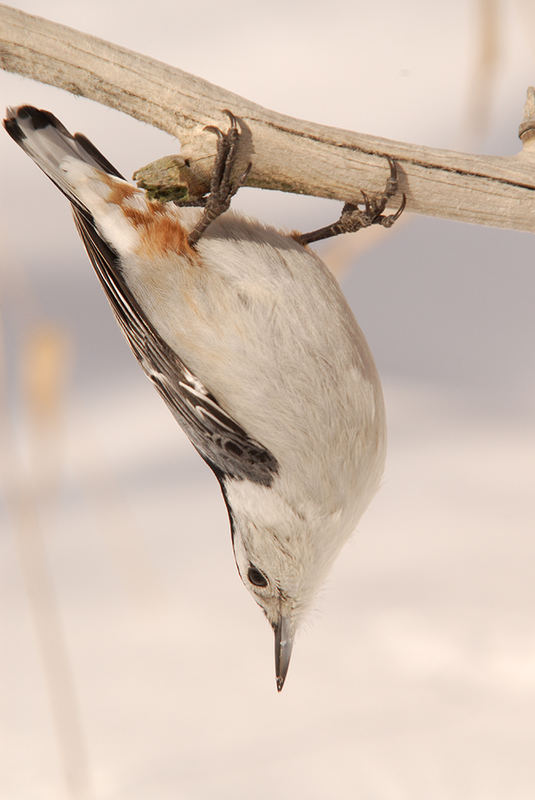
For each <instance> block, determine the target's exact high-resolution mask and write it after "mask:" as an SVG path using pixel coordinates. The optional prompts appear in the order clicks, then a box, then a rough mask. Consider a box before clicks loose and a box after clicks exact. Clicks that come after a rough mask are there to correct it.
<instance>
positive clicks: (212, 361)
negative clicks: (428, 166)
mask: <svg viewBox="0 0 535 800" xmlns="http://www.w3.org/2000/svg"><path fill="white" fill-rule="evenodd" d="M224 113H225V114H226V116H227V117H228V119H229V124H228V128H227V129H226V130H222V129H221V128H219V127H216V126H208V128H207V129H208V130H209V131H211V132H213V133H214V134H215V135H216V136H217V153H216V158H215V165H214V169H213V172H212V175H211V180H210V187H209V192H207V193H206V195H205V196H204V197H203V198H201V200H200V201H199V203H198V204H197V205H180V204H177V203H173V202H167V203H164V202H161V201H158V200H152V199H149V198H148V197H147V195H146V194H145V192H144V191H143V190H142V189H140V188H138V187H137V186H134V185H133V184H131V183H129V182H128V181H126V180H125V179H124V178H123V177H122V175H121V174H120V173H119V172H118V171H117V170H116V169H115V167H113V165H112V164H110V162H109V161H108V160H107V159H106V157H105V156H103V155H102V154H101V153H100V151H99V150H98V149H97V148H96V147H95V145H94V144H93V143H92V142H91V141H90V140H89V139H88V138H87V137H86V136H84V135H83V134H80V133H76V134H74V135H72V134H71V133H70V132H69V131H68V130H67V128H65V126H64V125H63V124H62V123H61V122H60V121H59V120H58V119H57V118H56V117H55V116H54V115H53V114H52V113H51V112H50V111H45V110H41V109H37V108H35V107H33V106H29V105H21V106H19V107H16V108H8V109H7V111H6V118H5V119H4V127H5V129H6V131H7V133H8V134H9V135H10V136H11V138H12V139H13V140H14V141H15V142H16V143H17V144H18V145H20V147H21V148H22V149H23V150H24V152H25V153H27V155H29V156H30V158H32V159H33V161H34V162H35V163H36V164H37V166H38V167H40V169H41V170H42V171H43V172H44V173H45V174H46V175H47V176H48V178H50V180H52V181H53V183H54V184H55V185H56V186H57V188H58V189H59V190H60V191H61V192H62V193H63V194H64V195H65V196H66V198H67V199H68V200H69V201H70V203H71V206H72V211H73V216H74V221H75V224H76V227H77V229H78V232H79V234H80V237H81V239H82V242H83V244H84V246H85V249H86V251H87V253H88V255H89V259H90V261H91V263H92V266H93V268H94V270H95V272H96V274H97V276H98V279H99V281H100V283H101V285H102V288H103V290H104V292H105V294H106V296H107V298H108V300H109V303H110V305H111V307H112V310H113V312H114V314H115V317H116V319H117V321H118V323H119V326H120V327H121V329H122V332H123V334H124V335H125V337H126V339H127V341H128V343H129V345H130V347H131V349H132V351H133V353H134V355H135V356H136V358H137V360H138V361H139V363H140V364H141V367H142V368H143V370H144V372H145V373H146V375H147V376H148V378H149V379H150V380H151V381H152V383H153V384H154V386H155V387H156V389H157V391H158V392H159V393H160V395H161V396H162V398H163V400H164V401H165V403H166V404H167V406H168V407H169V409H170V411H171V412H172V414H173V415H174V417H175V419H176V421H177V422H178V424H179V425H180V426H181V427H182V428H183V430H184V431H185V433H186V434H187V436H188V437H189V439H190V441H191V443H192V444H193V447H194V448H195V449H196V450H197V451H198V453H199V454H200V456H201V457H202V458H203V459H204V460H205V462H206V463H207V464H208V465H209V467H210V468H211V469H212V471H213V472H214V474H215V476H216V478H217V480H218V482H219V485H220V488H221V491H222V495H223V498H224V501H225V504H226V508H227V512H228V517H229V522H230V531H231V540H232V546H233V551H234V558H235V562H236V566H237V569H238V573H239V575H240V578H241V580H242V582H243V584H244V585H245V587H246V588H247V590H248V591H249V592H250V594H251V595H252V597H253V599H254V600H255V601H256V603H257V604H258V605H259V606H260V608H261V609H262V611H263V612H264V615H265V616H266V618H267V620H268V622H269V624H270V625H271V627H272V629H273V632H274V638H275V677H276V687H277V690H278V691H279V692H280V691H281V690H282V688H283V685H284V683H285V680H286V675H287V672H288V667H289V663H290V657H291V653H292V647H293V641H294V637H295V634H296V631H297V629H298V627H299V625H300V623H301V622H302V620H303V618H304V617H305V616H306V614H307V612H308V611H309V609H310V608H311V605H312V603H313V600H314V597H315V595H316V593H317V591H318V589H319V587H320V586H321V585H322V584H323V582H324V581H325V579H326V576H327V574H328V571H329V569H330V567H331V565H332V564H333V561H334V560H335V558H336V556H337V555H338V554H339V552H340V550H341V548H342V546H343V545H344V543H345V542H346V541H347V539H348V538H349V536H350V535H351V533H352V532H353V531H354V529H355V527H356V525H357V523H358V521H359V519H360V517H361V515H362V513H363V512H364V510H365V509H366V507H367V506H368V504H369V502H370V501H371V499H372V497H373V496H374V494H375V493H376V491H377V489H378V487H379V485H380V482H381V478H382V474H383V469H384V462H385V451H386V418H385V407H384V401H383V394H382V388H381V382H380V379H379V375H378V372H377V369H376V367H375V364H374V360H373V357H372V354H371V352H370V349H369V347H368V344H367V342H366V339H365V337H364V334H363V333H362V331H361V330H360V328H359V326H358V324H357V322H356V320H355V317H354V315H353V313H352V311H351V309H350V308H349V305H348V303H347V302H346V300H345V298H344V296H343V293H342V291H341V289H340V287H339V285H338V283H337V281H336V280H335V278H334V277H333V276H332V274H331V273H330V272H329V270H328V269H327V267H326V266H325V264H324V263H323V262H322V260H321V259H320V258H319V256H318V255H317V254H316V253H315V252H314V251H313V250H312V249H311V248H310V247H309V245H310V243H312V242H314V241H318V240H320V239H322V238H326V237H328V236H334V235H337V234H339V233H343V232H350V231H357V230H359V229H360V228H363V227H367V226H369V225H372V224H378V225H381V226H383V227H385V228H389V227H390V226H391V225H392V224H393V223H394V222H395V221H396V219H397V218H398V217H399V215H400V214H401V212H402V211H403V208H404V206H405V196H404V195H403V198H402V202H401V205H400V206H399V208H398V209H397V211H396V212H395V213H393V214H384V213H383V212H384V210H385V207H386V205H387V203H388V201H389V200H390V198H391V197H392V196H393V195H394V194H395V193H396V191H397V190H398V180H397V165H396V163H395V162H394V161H392V160H391V159H390V158H389V157H387V158H388V163H389V166H390V172H389V176H388V178H387V181H386V185H385V190H384V192H383V193H381V194H377V195H367V194H365V193H364V192H362V193H361V199H360V200H359V202H357V203H356V204H355V203H346V204H345V205H344V207H343V211H342V214H341V216H340V219H339V220H338V221H337V222H335V223H333V224H331V225H328V226H325V227H324V228H321V229H318V230H317V231H312V232H311V233H309V234H298V233H295V232H293V233H288V232H285V231H281V230H278V229H276V228H274V227H270V226H268V225H264V224H262V223H261V222H258V221H256V220H253V219H249V218H247V217H245V216H243V215H240V214H238V213H236V212H234V211H232V210H231V209H230V201H231V198H232V197H233V196H234V194H235V193H236V191H237V190H238V188H239V187H240V185H242V184H243V183H244V182H245V179H246V177H247V172H248V170H249V168H250V165H248V167H247V169H246V170H245V172H243V171H242V172H241V173H239V174H237V175H236V172H237V166H236V165H237V161H238V154H239V150H240V138H241V134H242V126H241V123H240V120H239V118H238V117H236V116H235V115H234V114H233V113H232V112H231V111H229V110H224Z"/></svg>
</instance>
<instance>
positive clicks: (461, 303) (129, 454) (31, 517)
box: [0, 0, 535, 800]
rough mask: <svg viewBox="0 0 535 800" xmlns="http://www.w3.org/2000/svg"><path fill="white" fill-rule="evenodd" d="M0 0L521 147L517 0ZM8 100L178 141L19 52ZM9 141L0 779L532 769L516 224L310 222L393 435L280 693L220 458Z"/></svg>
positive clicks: (500, 774) (525, 405) (289, 222)
mask: <svg viewBox="0 0 535 800" xmlns="http://www.w3.org/2000/svg"><path fill="white" fill-rule="evenodd" d="M15 5H16V6H17V7H18V8H21V9H23V10H25V11H29V12H30V13H35V14H41V15H44V16H47V17H49V18H50V19H54V20H56V21H58V22H62V23H64V24H66V25H70V26H72V27H76V28H79V29H81V30H83V31H86V32H89V33H93V34H95V35H97V36H100V37H102V38H105V39H109V40H111V41H114V42H117V43H119V44H121V45H123V46H126V47H128V48H130V49H133V50H139V51H141V52H143V53H147V54H149V55H151V56H154V57H156V58H159V59H161V60H162V61H166V62H169V63H171V64H174V65H176V66H178V67H180V68H182V69H184V70H187V71H189V72H192V73H195V74H197V75H200V76H202V77H204V78H206V79H208V80H210V81H212V82H214V83H217V84H219V85H221V86H224V87H226V88H227V89H229V90H232V91H234V92H237V93H239V94H242V95H244V96H246V97H248V98H250V99H251V100H253V101H255V102H258V103H261V104H263V105H265V106H267V107H270V108H274V109H277V110H279V111H282V112H285V113H288V114H291V115H293V116H297V117H303V118H307V119H312V120H314V121H316V122H323V123H326V124H330V125H336V126H339V127H345V128H350V129H354V130H357V131H362V132H367V133H373V134H377V135H380V136H385V137H388V138H392V139H400V140H404V141H409V142H410V141H412V142H418V143H421V144H426V145H430V146H437V147H446V148H449V149H458V150H462V149H465V150H472V151H479V152H486V153H492V154H497V155H508V154H511V153H514V152H516V151H517V150H518V149H519V142H518V139H517V127H518V124H519V122H520V120H521V116H522V106H523V102H524V97H525V91H526V88H527V86H528V85H529V84H532V83H534V82H535V50H534V47H533V30H534V27H535V12H534V11H533V6H532V4H531V2H530V0H525V1H524V2H523V1H522V0H516V1H515V0H509V2H507V0H502V2H499V0H496V2H490V0H489V2H483V0H481V1H476V0H471V1H470V2H465V0H456V1H454V2H451V0H450V1H449V2H443V1H442V0H439V2H435V3H429V2H428V0H425V1H424V0H405V2H403V3H399V2H394V0H383V2H381V3H377V4H373V3H369V2H364V1H363V0H353V2H351V3H350V2H337V1H336V0H334V1H333V2H330V3H329V4H324V3H321V4H320V3H317V4H314V3H305V2H303V1H302V0H298V1H297V2H294V3H288V2H284V3H283V2H280V1H279V0H272V2H270V3H269V4H268V3H265V4H259V5H252V4H251V3H250V2H241V1H240V0H228V2H225V3H220V2H217V3H216V2H213V0H207V2H204V3H197V4H195V3H188V4H186V3H181V2H173V3H171V2H165V0H153V2H151V3H150V4H147V3H140V2H135V1H134V0H129V1H128V2H126V0H120V1H119V2H115V3H113V4H111V3H104V2H103V0H94V2H92V3H84V4H82V3H73V2H72V0H65V2H54V0H48V2H38V1H37V0H34V1H33V2H32V1H31V0H28V2H19V3H15ZM483 7H486V8H487V12H489V13H490V12H492V9H494V12H493V13H494V19H495V20H496V31H497V45H498V47H497V51H496V52H495V53H494V54H493V52H492V48H491V49H490V52H489V56H490V60H489V61H488V62H487V64H486V67H485V68H483V66H482V64H483V62H482V54H483V53H484V45H485V43H487V44H488V42H489V41H490V40H489V39H488V37H487V36H486V34H485V25H486V24H488V20H489V19H491V20H492V18H493V17H492V14H491V16H490V17H489V16H488V14H487V16H486V17H485V16H483V15H482V8H483ZM485 20H486V23H485ZM491 38H492V37H491ZM0 99H1V103H2V104H3V105H19V104H20V103H24V102H25V103H31V104H34V105H37V106H39V107H42V108H48V109H50V110H51V111H53V112H54V113H55V114H56V115H57V116H59V117H60V118H61V119H62V121H63V122H64V124H65V125H66V126H67V127H68V128H70V129H71V130H81V131H84V132H85V133H86V134H87V135H88V136H89V137H90V138H91V139H92V140H94V142H95V143H96V144H97V146H98V147H99V148H100V149H102V150H103V152H104V153H105V154H106V155H107V156H108V158H109V159H110V160H111V161H112V162H113V163H115V164H116V166H117V167H118V168H119V169H120V170H121V171H122V172H124V173H126V174H131V173H132V172H133V171H134V170H135V169H136V168H137V167H139V166H140V165H142V164H146V163H147V162H149V161H152V160H154V159H155V158H157V157H159V156H161V155H165V154H168V153H170V152H176V151H177V145H176V142H174V141H173V140H172V139H171V137H169V136H167V135H165V134H163V133H161V132H158V131H154V130H152V129H151V128H149V127H148V126H144V125H142V124H141V123H138V122H136V121H135V120H132V119H129V118H127V117H126V116H123V115H120V114H118V113H117V112H114V111H112V110H110V109H107V108H103V107H100V106H98V105H97V104H95V103H91V102H89V101H87V100H84V99H81V98H74V97H71V96H69V95H67V94H66V93H64V92H61V91H59V90H56V89H53V88H50V87H45V86H41V85H39V84H37V83H33V82H31V81H29V80H27V79H24V78H21V77H18V76H11V75H7V74H5V73H0ZM471 109H472V111H471ZM474 109H475V113H474ZM0 164H1V182H0V187H1V189H0V192H1V194H0V202H1V207H0V242H1V250H2V254H3V258H2V262H1V268H2V269H1V273H0V314H1V320H2V329H1V337H2V341H1V345H2V352H1V356H2V370H3V376H2V395H1V398H0V399H1V402H2V408H1V409H0V410H1V418H0V436H1V441H0V459H1V469H2V473H1V477H2V485H1V487H0V490H1V495H0V497H1V502H2V506H1V507H0V530H1V537H0V642H1V653H0V798H2V800H33V799H34V798H35V800H41V798H43V799H45V798H46V799H47V800H48V798H54V800H56V799H57V800H68V799H69V798H74V797H76V798H87V800H142V799H143V800H145V799H146V800H206V799H207V798H218V800H241V798H254V799H255V800H257V799H258V800H264V798H265V799H266V800H267V798H272V797H275V796H276V797H278V798H281V800H286V799H287V798H296V797H299V798H305V800H324V799H325V798H345V797H358V798H362V799H363V800H404V799H405V798H407V800H420V799H421V800H424V799H425V800H427V799H428V798H433V800H442V798H444V800H446V799H447V800H449V799H450V798H455V799H456V800H495V799H497V798H500V800H501V799H502V798H503V800H524V798H525V799H526V800H528V798H529V799H530V800H531V798H532V797H533V796H534V792H535V761H534V759H533V742H534V737H535V621H534V612H535V580H534V557H535V515H534V505H535V502H534V501H535V491H534V476H535V357H534V343H535V314H534V306H535V270H534V260H533V253H532V249H533V239H532V237H531V236H529V235H528V234H524V233H517V232H512V231H500V230H494V229H485V228H478V227H475V226H474V227H472V226H467V225H461V224H454V223H448V222H444V221H441V220H434V219H427V218H422V217H416V216H413V215H410V214H408V213H407V214H405V216H404V217H403V220H402V221H400V223H398V226H397V227H396V228H394V229H392V230H391V231H389V232H385V231H379V232H377V233H376V232H373V233H372V232H369V233H367V232H363V233H362V234H359V235H358V236H357V237H355V238H354V239H352V240H351V242H349V240H348V238H347V237H346V239H345V241H344V242H341V243H334V244H330V245H329V246H326V247H324V248H323V251H322V252H323V253H324V257H325V259H326V260H327V262H328V263H330V264H336V265H338V266H340V265H341V264H343V263H344V262H345V266H346V269H345V271H344V272H343V274H341V280H342V284H343V288H344V291H345V292H346V295H347V297H348V299H349V301H350V303H351V305H352V308H353V309H354V312H355V315H356V317H357V319H358V320H359V323H360V325H361V327H362V328H363V329H364V331H365V333H366V335H367V338H368V340H369V342H370V345H371V348H372V351H373V352H374V355H375V358H376V361H377V365H378V368H379V371H380V373H381V376H382V379H383V384H384V390H385V398H386V403H387V412H388V418H389V439H390V444H389V455H388V464H387V470H386V474H385V479H384V485H383V487H382V489H381V491H380V493H379V494H378V495H377V497H376V499H375V500H374V502H373V504H372V506H371V507H370V509H369V510H368V512H367V513H366V514H365V516H364V518H363V519H362V521H361V523H360V525H359V530H358V531H357V533H356V535H355V537H354V538H353V539H352V541H351V542H350V544H349V545H348V546H347V547H346V549H345V550H344V551H343V553H342V555H341V557H340V558H339V561H338V562H337V563H336V565H335V568H334V569H333V571H332V574H331V576H330V578H329V581H328V584H327V586H326V587H325V590H324V591H323V593H322V595H321V596H320V597H319V598H318V602H317V611H316V612H315V613H314V614H313V615H312V618H311V620H310V623H309V624H308V625H307V626H306V629H305V630H304V631H302V633H301V635H300V636H299V638H298V641H297V644H296V647H295V650H294V655H293V659H292V664H291V667H290V672H289V675H288V680H287V683H286V686H285V688H284V691H283V693H282V694H281V695H280V696H279V695H277V692H276V690H275V679H274V669H273V642H272V639H273V637H272V633H271V631H270V629H269V628H268V626H267V625H266V623H265V621H264V620H263V618H262V616H261V614H260V612H259V610H258V609H257V608H256V607H255V605H254V604H253V603H252V602H251V600H250V598H249V596H248V595H247V593H246V592H245V590H244V589H243V587H242V585H241V583H240V581H239V578H238V576H237V573H236V571H235V567H234V562H233V557H232V551H231V545H230V536H229V532H228V523H227V518H226V512H225V509H224V505H223V502H222V499H221V497H220V493H219V490H218V487H217V483H216V481H215V479H214V478H213V476H212V475H211V473H210V471H209V470H208V469H207V468H206V467H205V466H204V465H203V464H202V462H201V461H200V459H199V458H198V457H197V456H196V455H195V453H194V452H193V450H192V448H191V447H190V445H189V444H188V443H187V441H186V440H185V438H184V437H183V436H182V434H181V432H180V431H179V430H178V428H177V426H176V424H175V423H174V421H173V419H172V417H171V415H170V414H169V413H168V412H167V410H166V409H165V407H164V405H163V404H162V403H161V401H160V399H159V398H158V397H157V395H156V393H155V392H154V391H153V389H152V387H151V386H150V385H149V384H148V382H147V381H146V380H145V379H144V378H143V376H142V374H141V372H140V370H139V368H138V366H137V364H136V363H135V361H134V359H133V358H132V356H131V355H130V353H129V351H128V348H127V346H126V344H125V343H124V341H123V340H122V338H121V335H120V333H119V330H118V329H117V327H116V326H115V323H114V320H113V318H112V315H111V312H110V311H109V309H108V308H107V305H106V301H105V299H104V297H103V296H102V295H101V293H100V288H99V286H98V285H97V281H96V279H95V278H94V276H93V274H92V271H91V268H90V265H89V262H88V260H87V258H86V256H85V254H84V252H83V250H82V246H81V244H80V242H79V241H78V238H77V235H76V233H75V231H74V226H73V225H72V221H71V219H70V211H69V209H68V207H67V204H66V203H65V201H64V200H63V198H62V197H61V196H60V195H59V193H58V192H57V190H56V189H55V187H54V186H52V184H50V183H49V182H48V181H46V180H45V179H44V177H43V176H42V175H41V174H40V173H39V172H38V170H37V169H36V168H35V166H34V165H33V164H32V163H31V161H30V160H29V159H28V158H27V157H26V156H25V155H24V154H23V153H22V152H21V151H19V149H18V148H17V147H15V145H14V144H13V143H12V142H11V141H10V139H9V138H8V137H7V136H6V135H4V134H2V135H1V136H0ZM234 205H235V207H237V208H240V209H242V210H244V211H245V212H247V213H249V214H251V215H253V216H259V217H261V218H262V219H264V220H267V221H270V222H273V223H275V224H280V225H284V226H285V227H289V228H301V229H305V230H310V229H313V228H315V227H318V226H320V225H322V224H325V223H326V222H327V221H330V220H333V219H335V218H336V217H337V215H338V211H339V204H337V203H331V202H328V201H322V200H318V199H310V198H299V197H292V196H288V195H283V194H279V193H272V192H260V191H257V190H252V189H247V190H242V191H240V193H239V196H238V198H237V199H236V201H235V203H234ZM357 254H358V258H357ZM54 371H55V373H57V379H56V380H50V375H51V374H55V373H54ZM43 565H45V567H46V569H44V568H43ZM54 607H55V608H56V609H57V612H58V616H59V622H60V628H59V629H57V627H56V619H55V617H54V615H53V614H52V611H53V609H54ZM51 609H52V610H51ZM66 665H68V669H67V667H66ZM73 699H74V704H75V712H74V711H73V707H72V702H71V701H73ZM66 772H67V773H68V774H67V775H66V774H65V773H66Z"/></svg>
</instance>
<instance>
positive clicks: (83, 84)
mask: <svg viewBox="0 0 535 800" xmlns="http://www.w3.org/2000/svg"><path fill="white" fill-rule="evenodd" d="M0 66H1V67H2V69H4V70H7V71H9V72H17V73H19V74H21V75H26V76H27V77H29V78H33V79H34V80H38V81H40V82H41V83H48V84H51V85H53V86H57V87H60V88H62V89H66V90H67V91H70V92H72V93H73V94H76V95H83V96H84V97H88V98H90V99H92V100H96V101H97V102H100V103H103V104H105V105H108V106H111V107H112V108H115V109H117V110H118V111H124V112H125V113H126V114H129V115H130V116H132V117H135V118H136V119H139V120H141V121H143V122H147V123H149V124H150V125H154V126H156V127H158V128H161V129H162V130H164V131H167V132H168V133H170V134H172V135H173V136H176V137H177V138H178V139H179V140H180V142H181V144H182V150H181V153H182V156H183V157H185V158H187V159H188V160H189V165H190V168H191V171H192V174H193V176H194V178H195V179H196V180H200V181H202V182H203V183H207V179H208V176H209V173H210V169H211V166H212V163H213V157H214V155H215V140H214V137H213V135H211V134H208V133H206V132H205V131H204V130H203V129H204V127H205V126H206V125H214V124H215V125H225V124H226V121H227V118H226V116H225V115H224V114H223V113H222V110H223V109H225V108H230V109H231V110H232V111H233V113H235V114H236V116H238V117H239V118H240V119H241V120H242V121H243V123H244V127H245V133H246V136H245V137H244V140H245V152H244V154H243V157H244V160H251V161H252V164H253V167H252V170H251V172H250V173H249V177H248V180H247V184H248V185H249V186H258V187H260V188H266V189H281V190H283V191H290V192H296V193H301V194H311V195H316V196H321V197H331V198H336V199H339V200H344V201H347V200H358V199H359V190H360V188H361V187H362V188H365V189H366V191H367V192H374V191H380V190H381V189H382V188H383V186H384V181H385V175H386V172H387V170H386V166H387V165H386V164H385V156H387V155H389V156H391V157H392V158H394V159H395V160H396V162H397V164H398V167H399V174H400V193H401V192H404V193H405V194H406V195H407V208H408V209H409V210H411V211H414V212H417V213H420V214H428V215H432V216H439V217H445V218H449V219H456V220H461V221H463V222H475V223H480V224H483V225H494V226H497V227H502V228H516V229H520V230H529V231H535V194H534V191H535V140H534V138H533V135H532V127H530V120H531V122H533V118H534V117H535V114H532V112H531V111H529V113H528V112H526V117H525V120H527V122H525V125H524V136H523V148H522V150H521V152H520V153H519V154H518V155H515V156H508V157H505V156H481V155H471V154H467V153H457V152H453V151H449V150H438V149H432V148H429V147H423V146H421V145H415V144H407V143H404V142H395V141H390V140H388V139H383V138H378V137H374V136H368V135H365V134H360V133H354V132H352V131H346V130H341V129H338V128H331V127H327V126H324V125H317V124H315V123H312V122H306V121H303V120H298V119H294V118H292V117H287V116H284V115H282V114H278V113H276V112H274V111H270V110H269V109H265V108H263V107H261V106H259V105H257V104H255V103H252V102H251V101H249V100H246V99H245V98H243V97H240V96H239V95H236V94H233V93H232V92H229V91H227V90H225V89H222V88H220V87H218V86H215V85H214V84H211V83H208V82H207V81H204V80H202V79H201V78H197V77H195V76H193V75H189V74H188V73H186V72H183V71H182V70H179V69H177V68H175V67H171V66H168V65H167V64H164V63H162V62H160V61H156V60H154V59H152V58H149V57H148V56H143V55H140V54H138V53H134V52H132V51H130V50H126V49H125V48H123V47H119V46H117V45H113V44H110V43H109V42H106V41H104V40H102V39H98V38H95V37H93V36H89V35H87V34H83V33H80V32H79V31H76V30H73V29H72V28H67V27H65V26H63V25H59V24H57V23H54V22H50V21H48V20H45V19H42V18H40V17H35V16H31V15H30V14H26V13H24V12H22V11H18V10H15V9H13V8H10V7H8V6H4V5H0ZM533 127H535V122H534V123H533ZM396 202H399V198H394V200H393V201H392V203H393V205H395V204H396Z"/></svg>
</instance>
